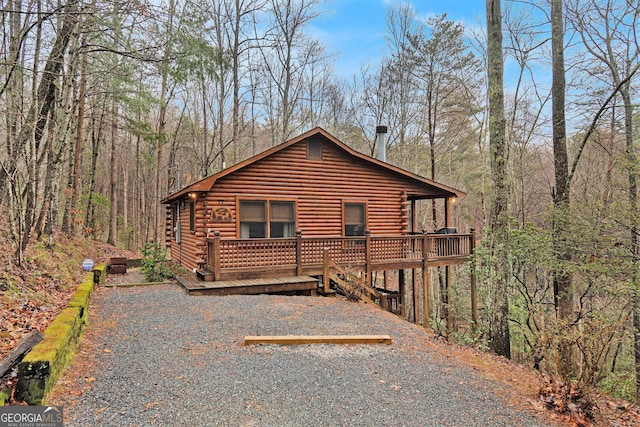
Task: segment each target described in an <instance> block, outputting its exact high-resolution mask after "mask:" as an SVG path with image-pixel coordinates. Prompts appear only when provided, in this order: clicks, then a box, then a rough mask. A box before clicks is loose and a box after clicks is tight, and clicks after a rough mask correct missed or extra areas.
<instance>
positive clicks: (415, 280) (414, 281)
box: [411, 268, 420, 325]
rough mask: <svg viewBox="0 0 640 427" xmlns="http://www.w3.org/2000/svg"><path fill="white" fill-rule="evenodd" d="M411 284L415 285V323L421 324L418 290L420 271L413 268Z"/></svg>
mask: <svg viewBox="0 0 640 427" xmlns="http://www.w3.org/2000/svg"><path fill="white" fill-rule="evenodd" d="M411 286H413V323H415V324H416V325H418V324H420V320H419V319H420V310H419V308H420V292H418V272H417V271H416V269H415V268H412V269H411Z"/></svg>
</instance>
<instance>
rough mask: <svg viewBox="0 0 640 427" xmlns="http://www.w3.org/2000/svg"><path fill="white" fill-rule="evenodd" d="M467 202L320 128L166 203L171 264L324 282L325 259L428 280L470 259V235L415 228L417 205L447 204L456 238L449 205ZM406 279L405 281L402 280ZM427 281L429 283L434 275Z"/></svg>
mask: <svg viewBox="0 0 640 427" xmlns="http://www.w3.org/2000/svg"><path fill="white" fill-rule="evenodd" d="M383 130H384V131H386V129H383ZM463 196H464V193H463V192H461V191H460V190H456V189H454V188H451V187H448V186H446V185H443V184H439V183H437V182H434V181H431V180H429V179H426V178H423V177H421V176H418V175H416V174H413V173H411V172H408V171H406V170H403V169H401V168H399V167H396V166H393V165H391V164H388V163H386V162H384V161H382V160H378V159H376V158H373V157H370V156H367V155H364V154H362V153H359V152H357V151H355V150H354V149H352V148H350V147H349V146H347V145H346V144H344V143H342V142H341V141H339V140H338V139H336V138H335V137H333V136H332V135H330V134H329V133H328V132H326V131H325V130H323V129H321V128H315V129H313V130H310V131H308V132H306V133H303V134H302V135H300V136H298V137H296V138H293V139H291V140H289V141H287V142H284V143H282V144H280V145H278V146H276V147H273V148H271V149H269V150H267V151H264V152H263V153H260V154H258V155H256V156H254V157H252V158H249V159H247V160H245V161H243V162H241V163H238V164H236V165H234V166H232V167H229V168H227V169H224V170H222V171H220V172H218V173H216V174H214V175H211V176H208V177H206V178H204V179H202V180H200V181H198V182H195V183H193V184H191V185H189V186H187V187H185V188H183V189H182V190H180V191H178V192H176V193H173V194H171V195H169V196H168V197H166V198H165V199H164V200H163V201H162V203H164V204H166V205H167V222H166V224H167V226H166V243H167V246H168V247H170V252H171V258H172V260H174V261H177V262H178V263H180V264H182V265H183V266H184V267H186V268H188V269H190V270H193V271H194V272H196V273H197V275H198V277H199V278H200V279H201V280H205V281H214V282H215V281H229V280H238V279H255V278H278V277H279V278H285V277H294V276H315V277H323V278H326V275H327V274H326V273H327V257H329V258H330V261H331V263H332V265H334V266H348V267H350V268H355V269H359V270H361V271H363V272H364V273H365V275H366V277H368V278H369V279H368V280H370V277H371V273H372V272H374V271H384V272H385V273H386V272H387V271H389V270H398V271H399V272H403V271H404V270H405V269H423V271H424V272H425V273H426V269H427V268H428V267H429V266H441V265H453V264H458V263H461V262H464V261H465V260H466V259H467V258H468V255H469V254H470V253H471V252H472V251H473V245H474V238H473V234H472V233H464V234H457V233H455V234H450V233H447V234H444V233H438V234H431V233H423V232H422V231H418V230H415V228H414V224H415V223H416V221H415V211H416V209H415V207H416V205H415V204H416V201H418V200H425V199H443V200H444V201H445V203H444V204H443V205H444V212H443V213H442V216H443V217H444V220H445V225H446V228H445V229H443V230H444V231H448V232H451V231H454V229H453V228H452V227H450V214H449V207H450V203H451V202H452V201H454V200H455V199H456V198H460V197H463ZM399 277H400V280H401V282H402V281H403V277H404V273H402V274H400V275H399ZM423 277H424V281H425V285H426V282H427V280H428V279H427V277H428V274H423ZM385 278H386V274H385ZM414 279H415V274H414ZM324 283H325V287H324V288H323V289H324V290H328V289H326V288H327V287H328V285H326V284H327V283H328V280H325V281H324ZM316 284H317V281H316ZM402 285H403V283H400V286H402ZM414 286H415V285H414ZM269 289H274V288H273V287H271V288H269ZM283 289H284V288H283Z"/></svg>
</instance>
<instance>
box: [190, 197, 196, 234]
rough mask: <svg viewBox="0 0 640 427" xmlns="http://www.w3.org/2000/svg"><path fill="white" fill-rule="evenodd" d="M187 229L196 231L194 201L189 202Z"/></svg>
mask: <svg viewBox="0 0 640 427" xmlns="http://www.w3.org/2000/svg"><path fill="white" fill-rule="evenodd" d="M189 231H196V212H195V203H194V202H189Z"/></svg>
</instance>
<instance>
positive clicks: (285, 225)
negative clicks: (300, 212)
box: [269, 202, 296, 239]
mask: <svg viewBox="0 0 640 427" xmlns="http://www.w3.org/2000/svg"><path fill="white" fill-rule="evenodd" d="M269 207H270V209H269V220H270V221H269V237H271V238H272V239H274V238H277V237H294V236H295V234H296V230H295V228H296V220H295V209H294V206H293V202H271V203H270V206H269Z"/></svg>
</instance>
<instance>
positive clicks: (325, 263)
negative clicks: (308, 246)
mask: <svg viewBox="0 0 640 427" xmlns="http://www.w3.org/2000/svg"><path fill="white" fill-rule="evenodd" d="M330 275H331V271H330V267H329V248H324V249H322V286H323V290H322V292H324V294H325V295H327V294H328V293H329V291H330V290H331V278H330V277H329V276H330Z"/></svg>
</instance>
